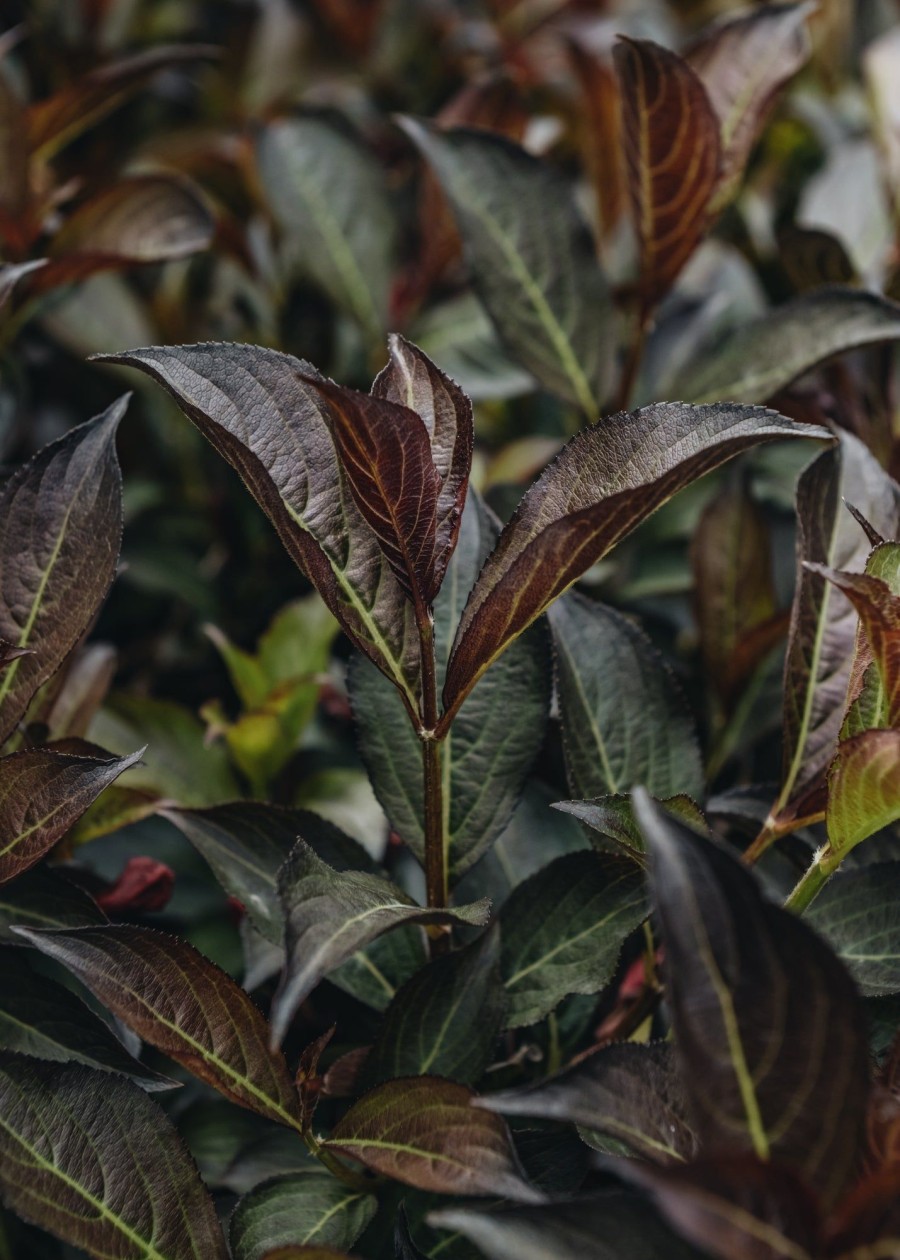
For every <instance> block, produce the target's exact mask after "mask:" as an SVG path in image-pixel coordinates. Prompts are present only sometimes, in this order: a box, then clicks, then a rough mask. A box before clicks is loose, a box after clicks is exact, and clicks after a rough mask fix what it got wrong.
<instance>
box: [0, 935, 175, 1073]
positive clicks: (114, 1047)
mask: <svg viewBox="0 0 900 1260" xmlns="http://www.w3.org/2000/svg"><path fill="white" fill-rule="evenodd" d="M0 958H2V960H3V965H2V967H0V1049H3V1050H14V1051H16V1052H17V1053H18V1054H27V1055H31V1056H32V1058H35V1059H48V1060H51V1061H53V1062H58V1063H69V1062H72V1063H83V1064H85V1065H86V1066H87V1067H92V1068H102V1069H103V1070H105V1071H108V1072H118V1073H119V1075H120V1076H129V1077H131V1079H132V1080H134V1081H136V1082H137V1084H138V1085H140V1086H142V1088H143V1089H147V1090H157V1089H172V1088H173V1087H174V1085H175V1082H174V1081H170V1080H167V1079H166V1077H164V1076H160V1075H159V1073H158V1072H153V1071H151V1069H150V1068H148V1067H145V1066H144V1064H143V1063H141V1062H140V1060H138V1059H135V1058H134V1057H133V1056H132V1055H130V1054H129V1053H128V1051H127V1050H126V1049H125V1047H124V1046H123V1044H122V1042H121V1041H120V1040H119V1038H118V1037H117V1036H116V1035H115V1033H113V1031H112V1029H111V1028H110V1027H109V1025H108V1024H105V1023H104V1022H103V1020H102V1019H100V1018H99V1017H98V1016H97V1015H95V1014H94V1012H93V1011H92V1010H91V1009H90V1008H89V1007H88V1006H86V1005H85V1004H84V1002H82V1001H81V999H80V998H78V997H76V996H75V994H74V993H72V992H71V990H70V989H66V988H64V987H63V985H61V984H57V983H56V981H54V980H49V979H48V978H47V977H46V976H39V975H36V974H35V973H34V972H33V971H31V970H30V969H29V968H27V967H24V966H23V964H22V957H21V954H18V955H16V956H15V957H12V956H11V955H10V951H9V950H8V949H6V950H0Z"/></svg>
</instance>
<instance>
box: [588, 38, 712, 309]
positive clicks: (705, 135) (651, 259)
mask: <svg viewBox="0 0 900 1260" xmlns="http://www.w3.org/2000/svg"><path fill="white" fill-rule="evenodd" d="M613 55H614V58H615V65H616V72H617V74H618V77H619V90H620V93H621V101H622V139H623V145H624V151H625V161H626V170H627V181H626V182H627V188H628V194H629V201H630V204H631V214H632V219H633V221H634V226H635V231H636V234H637V238H638V242H639V246H640V279H639V290H640V302H641V312H642V317H643V318H646V316H647V313H648V312H649V311H650V310H651V309H652V308H653V307H654V306H656V304H657V303H658V302H659V300H660V299H661V298H662V297H664V296H665V294H666V293H667V292H668V290H669V289H670V288H671V286H672V284H673V282H674V281H675V279H676V277H677V276H678V273H679V272H680V271H681V269H682V267H683V266H684V264H685V263H686V262H687V260H688V259H689V258H690V256H691V254H692V253H693V252H694V250H695V249H696V247H697V245H698V243H699V242H700V240H701V239H702V237H703V235H704V233H705V232H706V230H707V228H708V227H709V224H710V210H709V206H710V200H711V198H712V194H713V192H714V191H715V188H716V185H717V184H718V181H719V175H720V170H721V160H722V158H721V151H720V140H719V121H718V118H717V117H716V114H715V111H714V110H713V107H712V105H711V103H710V100H709V97H708V95H707V93H706V89H705V88H704V86H703V84H702V83H701V81H700V79H699V78H698V77H697V75H696V74H695V73H694V71H693V70H692V69H691V67H690V66H689V65H688V63H687V62H686V61H685V60H684V59H683V58H681V57H679V56H678V54H677V53H674V52H671V51H670V50H669V49H667V48H661V47H660V46H659V44H654V43H653V42H652V41H651V40H648V39H622V40H621V41H620V42H619V43H618V44H617V45H616V48H615V50H614V54H613Z"/></svg>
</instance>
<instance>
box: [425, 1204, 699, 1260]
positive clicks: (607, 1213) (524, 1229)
mask: <svg viewBox="0 0 900 1260" xmlns="http://www.w3.org/2000/svg"><path fill="white" fill-rule="evenodd" d="M429 1220H430V1222H431V1223H432V1224H434V1225H437V1226H440V1227H441V1228H442V1229H452V1230H458V1231H459V1232H460V1233H462V1234H464V1235H465V1237H466V1238H470V1239H471V1240H472V1242H474V1243H475V1244H476V1246H477V1247H478V1249H479V1251H480V1252H482V1253H483V1254H484V1255H485V1256H487V1257H489V1260H625V1258H626V1257H627V1258H628V1260H698V1257H697V1254H696V1252H694V1251H693V1250H692V1249H690V1248H688V1247H687V1246H686V1244H684V1243H682V1242H681V1240H680V1239H678V1238H676V1237H675V1236H674V1235H673V1234H672V1233H670V1232H669V1230H668V1229H667V1228H666V1227H665V1226H664V1225H662V1224H661V1223H660V1222H659V1221H658V1220H657V1218H656V1217H655V1216H654V1215H653V1214H652V1213H650V1212H648V1211H647V1205H646V1203H645V1202H644V1201H643V1200H642V1199H641V1198H639V1197H638V1196H637V1195H633V1194H625V1193H623V1192H622V1191H620V1190H607V1191H604V1192H603V1193H601V1194H596V1195H591V1196H590V1197H584V1198H578V1199H574V1200H569V1201H563V1202H559V1203H548V1204H547V1205H546V1206H541V1207H514V1208H501V1209H500V1210H494V1211H490V1212H485V1211H480V1210H478V1209H477V1208H472V1207H454V1208H445V1209H444V1210H443V1211H440V1212H433V1213H432V1214H431V1216H430V1217H429Z"/></svg>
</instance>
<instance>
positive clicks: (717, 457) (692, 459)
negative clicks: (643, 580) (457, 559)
mask: <svg viewBox="0 0 900 1260" xmlns="http://www.w3.org/2000/svg"><path fill="white" fill-rule="evenodd" d="M795 436H803V437H815V438H821V437H824V436H825V432H824V431H823V430H821V429H817V428H815V427H814V426H812V425H798V424H795V423H793V422H792V421H789V420H786V419H785V418H784V417H783V416H779V415H777V414H776V413H775V412H771V411H764V410H760V409H755V408H754V409H748V408H745V407H733V406H729V405H725V404H722V405H720V406H717V407H702V408H696V407H688V406H684V405H682V404H681V403H657V404H655V405H653V406H650V407H644V408H642V409H641V410H639V411H635V412H632V413H631V414H630V415H626V414H624V413H622V414H619V415H615V416H610V417H608V418H607V419H605V420H602V421H601V422H600V423H599V424H596V425H594V426H593V427H592V428H589V429H586V430H585V431H584V432H582V433H579V434H578V435H577V436H576V437H574V438H573V439H572V440H571V442H569V444H568V445H567V446H566V447H565V448H564V449H563V451H562V453H561V454H560V455H559V456H558V458H557V459H556V460H555V461H554V462H553V463H552V464H551V465H550V466H549V468H548V469H547V470H546V472H544V473H543V474H542V476H541V477H539V478H538V480H537V481H536V482H535V483H534V484H533V485H532V486H531V488H530V489H529V490H528V491H527V493H526V494H525V497H524V498H523V499H522V501H521V503H520V504H519V507H518V508H517V510H516V512H515V514H514V516H513V517H512V519H511V520H510V522H509V524H508V525H507V526H506V528H505V529H504V530H503V533H502V534H501V535H500V539H499V542H498V543H497V546H496V547H495V548H494V550H493V552H492V553H491V555H490V557H489V558H488V560H487V562H486V563H485V566H484V568H483V569H482V571H481V574H480V575H479V578H478V581H477V583H476V584H475V587H474V589H473V591H472V594H471V595H470V597H469V600H468V603H467V604H466V608H465V611H464V613H463V616H462V619H461V621H460V625H459V630H458V631H457V635H456V640H455V643H454V648H453V654H452V656H451V658H450V665H449V667H448V670H447V681H446V684H445V687H444V702H445V705H446V707H447V709H448V710H451V711H452V710H455V709H456V708H457V707H458V705H459V704H460V703H461V702H462V700H463V699H464V698H465V696H466V695H468V693H469V691H470V690H471V688H472V687H473V686H474V684H475V682H476V681H477V680H478V678H480V677H481V675H482V674H483V673H484V671H485V670H486V669H487V668H488V666H489V665H490V663H491V662H492V661H493V660H494V659H495V657H497V656H499V654H500V653H501V652H502V651H503V649H504V648H505V647H506V645H507V644H508V643H509V642H510V641H511V640H512V639H514V638H515V637H516V635H518V634H521V632H522V631H523V630H524V629H525V628H526V627H527V626H529V625H530V624H531V622H532V621H534V619H535V618H536V617H538V616H540V614H541V613H542V612H543V611H544V609H545V608H546V607H547V605H548V604H550V603H551V602H552V601H553V600H554V599H556V597H557V596H558V595H561V594H562V593H563V591H565V590H566V589H567V588H568V587H569V586H571V585H572V583H573V582H575V581H577V579H578V578H579V577H580V576H581V575H582V573H584V572H585V570H586V569H587V568H589V566H590V565H592V564H594V563H596V561H597V560H599V559H600V558H601V557H602V556H604V555H605V554H606V553H607V552H608V551H609V550H610V549H611V548H612V547H613V546H614V545H615V544H616V543H617V542H618V541H619V540H620V539H621V538H623V537H624V536H625V535H626V534H627V533H628V532H629V531H630V530H632V529H633V528H634V527H635V526H636V525H638V524H640V522H641V521H642V520H645V519H646V518H647V517H648V516H650V515H651V513H653V512H654V511H655V510H656V509H657V508H658V507H660V506H661V505H662V504H663V503H664V502H665V501H666V500H667V499H669V498H670V497H671V496H672V495H673V494H674V493H675V492H676V491H677V490H679V489H681V488H682V487H683V486H685V485H688V484H689V483H690V482H691V481H694V480H696V478H697V477H700V476H702V474H703V473H705V472H709V471H710V470H711V469H713V468H716V467H718V466H719V465H720V464H722V463H724V462H725V461H726V460H727V459H729V458H731V457H732V456H734V455H737V454H739V453H740V452H741V451H742V450H746V449H747V448H748V447H750V446H753V445H755V444H756V443H758V442H764V441H767V440H771V439H773V438H777V437H795Z"/></svg>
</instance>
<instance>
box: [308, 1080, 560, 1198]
mask: <svg viewBox="0 0 900 1260" xmlns="http://www.w3.org/2000/svg"><path fill="white" fill-rule="evenodd" d="M474 1097H475V1095H474V1094H473V1093H472V1091H471V1090H470V1089H468V1088H467V1087H466V1086H465V1085H459V1084H457V1083H456V1082H455V1081H445V1080H442V1079H441V1077H439V1076H418V1077H412V1078H408V1079H405V1080H398V1081H388V1082H387V1084H385V1085H379V1086H378V1088H377V1089H373V1090H372V1091H371V1093H368V1094H366V1095H365V1097H363V1098H361V1099H360V1100H359V1102H358V1103H356V1104H355V1105H354V1106H353V1107H351V1108H350V1110H349V1111H348V1112H347V1114H346V1115H345V1116H344V1117H343V1119H342V1120H340V1121H339V1123H338V1125H337V1127H336V1128H335V1129H334V1130H333V1132H332V1134H331V1137H330V1138H329V1139H328V1141H327V1142H326V1143H325V1145H326V1146H328V1147H329V1148H330V1149H331V1150H334V1151H337V1152H339V1153H340V1154H341V1155H347V1156H349V1157H350V1158H351V1159H357V1160H359V1161H360V1163H362V1164H365V1165H366V1167H367V1168H371V1169H372V1170H373V1171H374V1172H377V1173H380V1174H381V1175H382V1176H387V1177H392V1178H394V1180H396V1181H402V1182H403V1183H404V1184H405V1185H409V1186H416V1187H417V1188H418V1189H419V1190H432V1191H436V1192H437V1193H438V1194H462V1195H470V1194H488V1195H498V1194H499V1195H502V1196H503V1197H504V1198H508V1199H513V1200H515V1201H517V1202H520V1203H536V1202H539V1201H540V1200H541V1199H542V1198H543V1195H542V1194H541V1193H540V1191H538V1190H536V1189H535V1188H534V1187H533V1186H531V1185H529V1184H528V1182H527V1181H525V1179H524V1176H523V1174H522V1170H521V1168H520V1166H519V1162H518V1159H517V1158H516V1153H515V1148H514V1147H513V1144H512V1142H511V1140H510V1136H509V1132H508V1130H507V1128H506V1124H505V1122H504V1121H503V1120H501V1119H500V1117H499V1116H494V1115H491V1114H490V1112H487V1111H483V1110H479V1109H478V1108H476V1107H473V1106H472V1105H471V1104H472V1099H473V1098H474Z"/></svg>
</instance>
